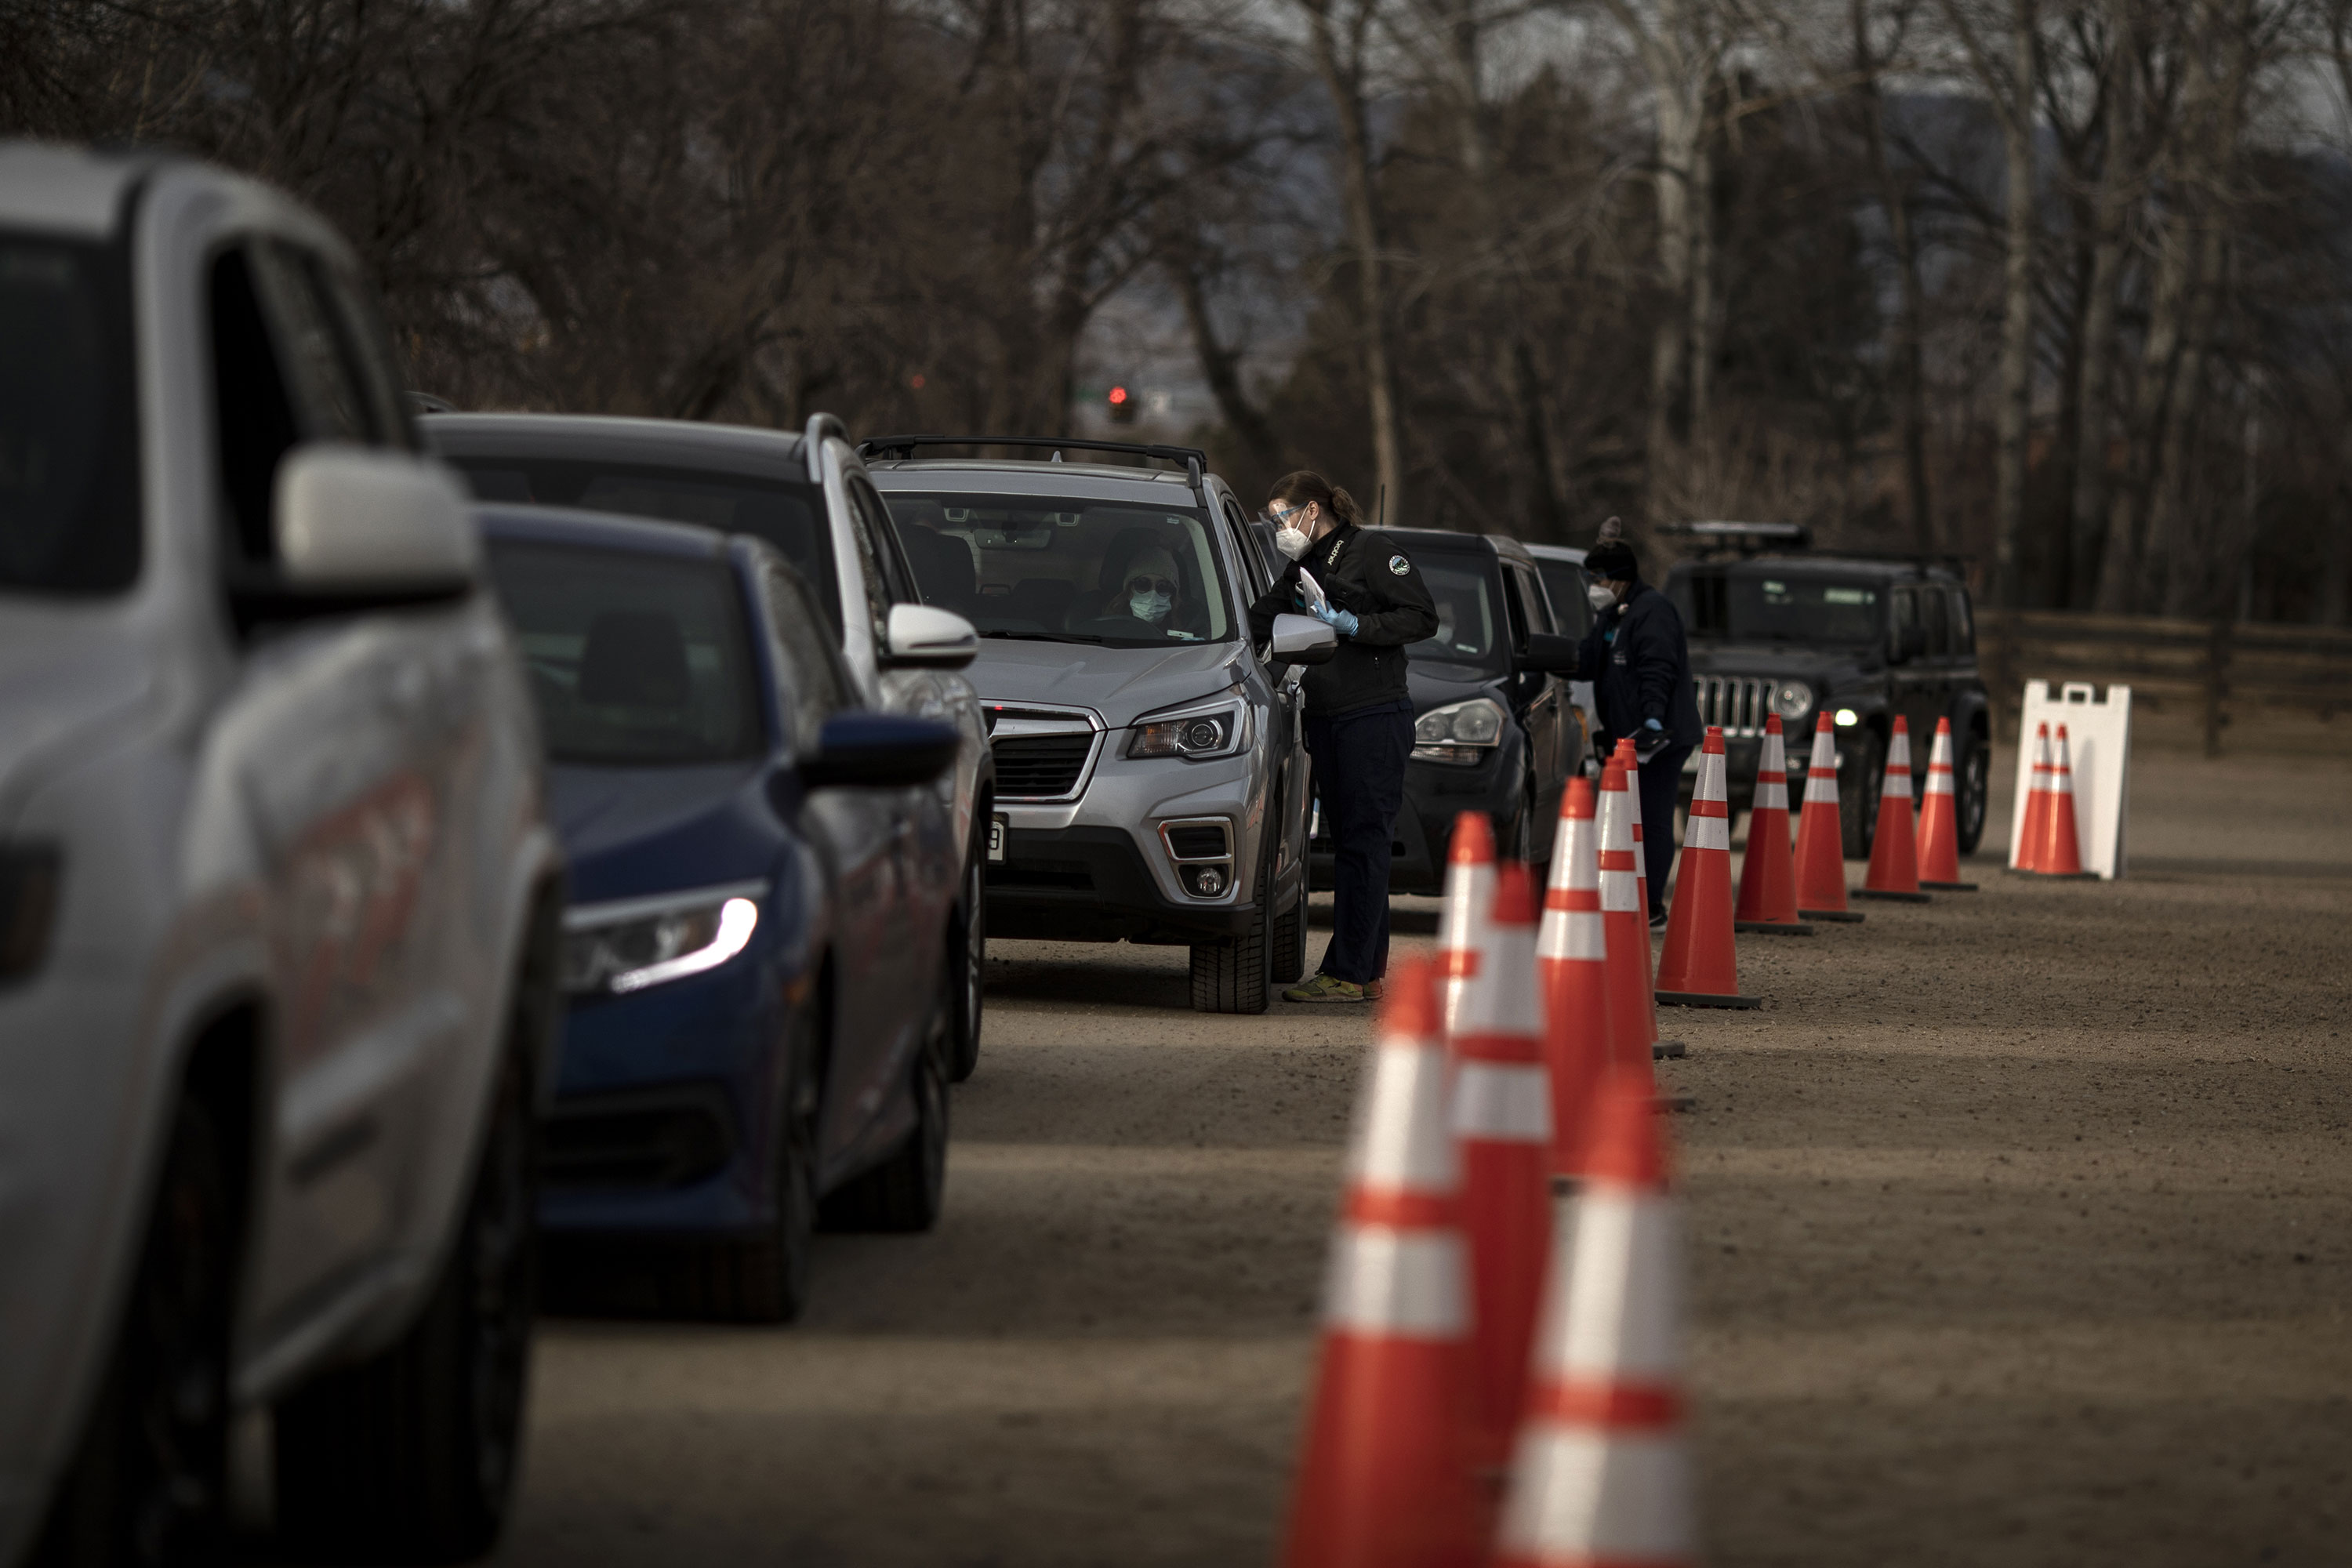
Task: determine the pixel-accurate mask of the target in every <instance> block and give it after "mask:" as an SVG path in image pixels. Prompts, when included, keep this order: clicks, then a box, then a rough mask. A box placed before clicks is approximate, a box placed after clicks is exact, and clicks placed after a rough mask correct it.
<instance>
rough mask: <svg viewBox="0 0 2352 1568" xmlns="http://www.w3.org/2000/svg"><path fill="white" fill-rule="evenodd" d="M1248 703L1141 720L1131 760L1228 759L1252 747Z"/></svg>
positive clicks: (1131, 739)
mask: <svg viewBox="0 0 2352 1568" xmlns="http://www.w3.org/2000/svg"><path fill="white" fill-rule="evenodd" d="M1249 737H1250V720H1249V704H1248V703H1246V702H1244V701H1242V700H1239V699H1234V700H1229V701H1224V702H1218V703H1215V704H1213V705H1211V706H1206V707H1200V708H1188V709H1185V710H1183V711H1181V712H1177V713H1169V714H1164V715H1161V716H1160V717H1156V718H1152V719H1148V720H1142V721H1138V722H1137V724H1136V725H1135V732H1134V733H1133V734H1132V735H1130V736H1129V737H1128V742H1127V754H1128V755H1129V756H1130V757H1195V758H1197V757H1229V756H1232V755H1233V754H1234V752H1238V751H1241V750H1243V749H1244V748H1245V747H1246V746H1248V744H1249Z"/></svg>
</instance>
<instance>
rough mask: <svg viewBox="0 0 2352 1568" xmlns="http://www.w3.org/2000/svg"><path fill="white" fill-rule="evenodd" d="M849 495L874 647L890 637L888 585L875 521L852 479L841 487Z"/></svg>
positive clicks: (851, 526) (859, 578) (852, 534)
mask: <svg viewBox="0 0 2352 1568" xmlns="http://www.w3.org/2000/svg"><path fill="white" fill-rule="evenodd" d="M844 488H845V490H846V491H847V493H848V496H849V532H850V537H852V538H853V539H855V540H856V542H857V583H858V586H859V587H860V588H861V589H862V590H864V592H865V595H866V616H867V617H868V619H870V620H871V621H872V623H873V627H874V646H875V647H877V648H878V647H884V646H886V645H887V643H888V641H889V639H890V584H889V580H888V579H887V577H885V576H884V575H883V568H882V552H881V550H880V549H879V547H878V546H877V543H876V541H875V530H874V521H873V519H871V518H869V517H868V516H866V506H865V503H864V501H863V500H861V499H860V498H859V495H858V488H859V487H858V485H857V484H856V481H855V480H852V481H851V482H850V483H849V484H847V485H846V486H845V487H844Z"/></svg>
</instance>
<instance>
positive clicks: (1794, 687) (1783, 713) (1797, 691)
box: [1772, 680, 1813, 720]
mask: <svg viewBox="0 0 2352 1568" xmlns="http://www.w3.org/2000/svg"><path fill="white" fill-rule="evenodd" d="M1812 710H1813V689H1812V688H1811V687H1810V686H1808V685H1806V684H1805V683H1804V682H1803V681H1801V680H1784V681H1782V682H1780V685H1778V686H1776V687H1774V688H1773V689H1772V711H1773V712H1775V713H1778V714H1779V715H1780V717H1781V718H1783V719H1789V720H1795V719H1801V718H1803V717H1804V716H1805V715H1806V714H1808V713H1810V712H1811V711H1812Z"/></svg>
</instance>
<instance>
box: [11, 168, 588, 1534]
mask: <svg viewBox="0 0 2352 1568" xmlns="http://www.w3.org/2000/svg"><path fill="white" fill-rule="evenodd" d="M357 276H358V274H357V268H356V267H355V266H354V264H353V262H352V257H351V255H350V253H349V252H348V251H347V250H346V249H345V248H344V247H343V246H342V244H341V242H340V241H339V240H338V239H337V238H336V237H335V236H334V235H333V234H332V233H331V232H330V231H329V230H328V229H327V227H326V226H324V225H323V224H321V223H320V221H319V220H318V219H317V218H315V217H313V216H310V214H309V213H307V212H305V211H303V210H302V209H301V208H299V207H298V206H296V205H293V204H291V203H289V202H288V201H287V200H285V199H284V198H282V197H280V196H278V195H275V194H274V193H272V192H270V191H268V190H266V189H264V188H263V187H261V186H259V185H257V184H253V183H251V182H249V181H247V180H243V179H238V178H236V177H234V176H232V175H229V174H223V173H220V172H219V171H216V170H213V169H209V168H206V167H204V166H203V165H201V164H197V163H188V162H180V161H174V160H168V159H140V158H121V157H101V156H97V155H92V154H86V153H76V152H70V151H67V150H63V149H58V148H48V147H34V146H26V145H23V144H16V145H6V144H0V1563H5V1562H15V1561H16V1560H17V1559H18V1558H19V1556H20V1555H21V1554H22V1553H24V1552H26V1549H27V1548H28V1547H34V1546H35V1544H36V1541H37V1552H38V1554H39V1559H40V1560H41V1561H42V1562H44V1563H53V1562H67V1563H83V1562H89V1563H97V1562H106V1563H113V1562H131V1561H142V1562H146V1561H172V1560H178V1559H179V1558H181V1557H183V1556H186V1555H194V1554H200V1553H201V1552H203V1550H204V1548H205V1545H206V1543H207V1542H208V1541H209V1540H210V1539H211V1538H213V1537H215V1536H216V1535H217V1534H218V1532H219V1531H220V1530H221V1528H222V1525H223V1519H224V1513H225V1509H224V1498H225V1496H226V1489H227V1468H228V1459H227V1456H228V1452H229V1447H230V1444H229V1433H230V1428H231V1424H232V1421H233V1420H236V1419H239V1418H241V1417H243V1416H245V1415H251V1416H252V1418H253V1421H254V1424H255V1426H257V1427H258V1426H262V1424H263V1423H262V1417H263V1416H264V1415H265V1414H266V1415H270V1416H272V1417H273V1418H274V1419H273V1420H272V1421H271V1423H270V1425H272V1426H274V1430H275V1434H276V1473H275V1492H276V1497H277V1521H278V1525H279V1527H280V1528H281V1530H283V1531H286V1532H287V1533H288V1534H289V1536H292V1537H296V1538H299V1541H300V1542H301V1545H300V1546H299V1550H300V1551H302V1552H306V1553H309V1552H316V1553H317V1554H320V1555H325V1556H331V1557H336V1558H341V1557H344V1556H348V1555H353V1554H361V1553H364V1554H367V1555H370V1556H373V1557H377V1558H383V1557H387V1556H390V1557H395V1558H397V1557H401V1556H408V1557H414V1558H419V1559H432V1560H436V1561H437V1560H446V1559H449V1558H453V1557H457V1556H465V1555H471V1554H475V1553H478V1552H482V1551H483V1550H485V1549H487V1548H488V1545H489V1544H490V1543H491V1541H492V1539H493V1537H494V1536H495V1534H496V1533H497V1531H498V1528H499V1522H500V1520H501V1518H502V1517H503V1514H504V1511H505V1509H506V1505H507V1500H508V1496H509V1489H510V1486H511V1483H512V1479H513V1477H514V1473H515V1466H516V1462H517V1449H518V1443H519V1418H520V1411H521V1405H522V1393H523V1383H524V1373H525V1370H526V1363H527V1357H528V1353H529V1346H530V1319H531V1311H532V1289H531V1285H532V1279H533V1273H532V1255H531V1240H530V1238H531V1219H532V1208H533V1204H534V1196H535V1183H536V1179H537V1176H536V1162H535V1158H534V1151H535V1144H534V1138H535V1131H534V1128H535V1120H536V1118H535V1111H536V1108H537V1105H538V1103H539V1100H540V1097H541V1096H542V1095H543V1094H544V1093H545V1092H546V1091H547V1089H549V1088H550V1086H551V1079H550V1075H549V1074H548V1073H547V1072H546V1070H545V1068H546V1066H547V1061H548V1051H549V1048H550V1046H551V1026H552V1023H553V1019H554V1016H555V1001H554V992H553V985H554V981H555V973H554V972H555V951H556V943H557V942H558V941H559V940H560V932H559V922H560V920H561V915H562V886H561V877H560V866H559V861H558V851H557V848H556V843H555V839H554V837H553V836H552V835H551V833H550V831H549V830H548V828H547V826H545V824H544V822H543V820H542V817H541V809H540V803H541V794H542V789H541V773H540V763H539V744H538V737H537V734H536V731H535V730H534V728H533V720H532V716H531V710H530V700H529V695H528V692H527V690H526V689H525V686H524V684H523V679H522V674H521V670H520V667H519V665H518V663H517V661H516V658H515V655H514V650H513V647H512V646H511V644H510V642H509V636H508V633H507V631H506V629H505V626H504V623H503V622H502V620H501V619H500V617H499V614H498V610H497V607H496V605H495V604H494V603H493V601H492V599H491V597H490V595H488V593H486V592H483V591H482V590H481V589H480V588H479V586H478V566H477V561H478V546H477V543H476V541H475V536H474V531H473V529H472V526H471V524H470V523H469V521H467V516H466V512H465V501H464V497H463V492H462V491H461V490H460V489H459V488H458V487H457V482H456V481H455V479H453V478H452V477H451V476H449V475H448V474H447V472H446V470H444V469H443V468H440V466H439V465H437V464H436V463H433V462H430V461H429V460H427V459H425V458H422V457H420V456H419V455H418V454H417V452H416V450H415V445H416V444H415V434H414V432H413V431H412V429H411V428H410V425H409V421H408V417H407V415H406V413H405V412H404V409H403V407H402V404H401V398H400V393H399V383H398V380H397V379H396V377H395V375H394V371H393V368H392V361H391V358H390V354H389V352H388V350H387V347H386V344H385V342H384V339H383V334H382V333H381V331H379V330H378V329H377V327H376V324H375V320H374V315H373V310H372V309H371V307H370V304H369V302H368V300H367V299H366V298H365V296H364V295H363V293H362V291H361V289H360V288H359V286H358V284H357V282H356V279H357Z"/></svg>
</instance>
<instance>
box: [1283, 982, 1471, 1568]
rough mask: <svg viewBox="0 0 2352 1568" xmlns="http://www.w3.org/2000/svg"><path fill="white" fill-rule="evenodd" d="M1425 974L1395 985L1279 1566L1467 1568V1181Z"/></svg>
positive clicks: (1359, 1107) (1336, 1250) (1335, 1252)
mask: <svg viewBox="0 0 2352 1568" xmlns="http://www.w3.org/2000/svg"><path fill="white" fill-rule="evenodd" d="M1437 1033H1438V1024H1437V995H1436V986H1435V974H1434V973H1433V969H1432V967H1431V965H1430V964H1429V963H1427V962H1426V961H1425V960H1422V959H1418V958H1406V959H1400V960H1398V961H1397V962H1396V963H1395V964H1394V965H1393V966H1392V967H1391V970H1390V972H1389V985H1388V995H1387V998H1386V1000H1385V1002H1384V1004H1383V1011H1382V1013H1381V1031H1380V1037H1379V1039H1378V1041H1377V1042H1376V1043H1375V1044H1374V1046H1373V1047H1372V1052H1371V1059H1370V1063H1369V1064H1368V1070H1367V1071H1366V1072H1365V1074H1364V1078H1363V1086H1362V1088H1361V1089H1360V1090H1359V1091H1358V1094H1357V1100H1356V1126H1355V1133H1354V1136H1353V1138H1352V1139H1351V1141H1350V1142H1349V1150H1348V1197H1347V1203H1346V1206H1345V1208H1344V1209H1343V1210H1342V1211H1341V1213H1340V1215H1339V1226H1338V1229H1337V1231H1336V1233H1335V1234H1334V1235H1333V1237H1332V1241H1331V1261H1330V1268H1329V1270H1328V1273H1327V1275H1326V1276H1325V1285H1324V1300H1323V1349H1322V1354H1321V1358H1320V1364H1319V1365H1318V1367H1317V1369H1316V1374H1315V1394H1314V1402H1313V1404H1312V1405H1309V1406H1308V1409H1309V1415H1308V1416H1307V1439H1306V1444H1305V1448H1304V1452H1303V1453H1302V1454H1301V1456H1300V1458H1299V1466H1298V1478H1297V1486H1296V1490H1295V1491H1294V1493H1293V1494H1292V1497H1291V1503H1290V1527H1289V1531H1288V1538H1287V1541H1286V1544H1285V1546H1284V1550H1283V1556H1282V1560H1283V1562H1284V1563H1285V1564H1286V1568H1471V1565H1472V1564H1474V1563H1476V1562H1477V1561H1478V1559H1479V1556H1480V1551H1479V1541H1478V1536H1479V1522H1478V1521H1479V1516H1480V1513H1481V1511H1482V1510H1481V1509H1480V1507H1479V1504H1478V1502H1477V1500H1476V1497H1475V1492H1474V1490H1473V1488H1472V1486H1471V1482H1470V1474H1469V1464H1470V1449H1469V1438H1470V1419H1471V1410H1472V1401H1473V1399H1474V1397H1475V1394H1474V1389H1473V1378H1472V1369H1471V1352H1470V1295H1469V1283H1470V1281H1469V1274H1468V1267H1469V1265H1468V1259H1467V1258H1466V1257H1465V1248H1464V1245H1463V1237H1462V1230H1461V1212H1460V1211H1461V1177H1460V1170H1459V1166H1458V1164H1457V1162H1456V1156H1455V1151H1454V1138H1453V1134H1452V1131H1450V1129H1449V1128H1448V1127H1447V1125H1446V1123H1447V1098H1448V1094H1447V1078H1448V1076H1449V1073H1448V1067H1447V1063H1446V1060H1445V1053H1444V1050H1443V1049H1442V1048H1440V1046H1439V1043H1438V1038H1437Z"/></svg>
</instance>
